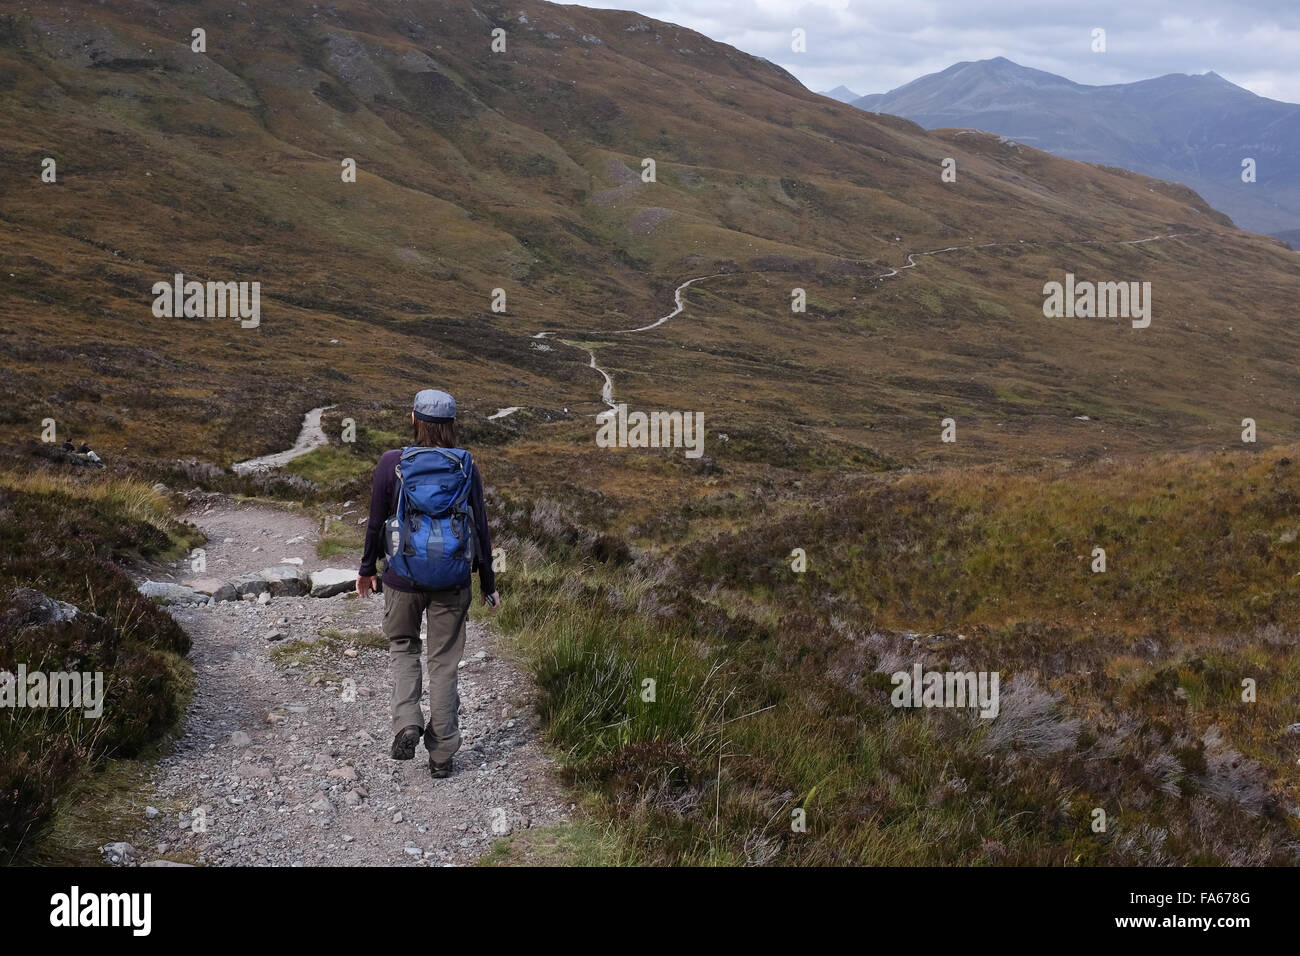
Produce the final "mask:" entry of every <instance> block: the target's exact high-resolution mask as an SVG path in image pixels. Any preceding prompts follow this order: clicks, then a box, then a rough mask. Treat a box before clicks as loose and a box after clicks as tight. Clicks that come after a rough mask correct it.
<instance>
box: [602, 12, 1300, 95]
mask: <svg viewBox="0 0 1300 956" xmlns="http://www.w3.org/2000/svg"><path fill="white" fill-rule="evenodd" d="M581 2H582V5H583V6H589V7H607V8H615V9H624V10H626V9H633V10H636V11H638V12H640V13H644V14H646V15H647V16H651V17H654V18H656V19H658V20H668V21H670V22H672V23H679V24H681V25H682V26H686V27H690V28H691V29H693V30H698V31H699V32H701V33H704V34H706V35H707V36H710V37H712V38H713V39H715V40H721V41H722V42H724V43H730V44H731V45H732V46H736V47H739V48H740V49H742V50H744V51H746V52H747V53H753V54H755V55H757V56H762V57H766V58H767V59H769V60H771V61H773V62H774V63H778V64H780V65H781V66H783V67H785V68H786V69H787V70H789V71H790V72H791V73H793V74H794V75H795V76H797V77H798V78H799V80H800V81H801V82H802V83H803V84H804V85H805V86H807V87H808V88H810V89H813V90H827V89H830V88H832V87H834V86H838V85H839V84H841V83H842V84H844V85H845V86H848V87H849V88H850V89H852V90H854V91H856V92H857V93H859V94H866V93H883V92H885V91H886V90H891V89H893V88H894V87H896V86H901V85H903V84H904V83H907V82H909V81H910V80H914V79H916V78H917V77H918V76H923V75H924V74H926V73H934V72H936V71H938V70H942V69H944V68H945V67H948V66H951V65H952V64H953V63H957V62H959V61H961V60H983V59H987V58H989V57H994V56H1005V57H1007V58H1008V59H1011V60H1014V61H1015V62H1017V63H1020V64H1022V65H1023V66H1030V67H1035V68H1037V69H1040V70H1047V71H1049V72H1051V73H1057V74H1060V75H1061V76H1065V77H1067V78H1069V79H1071V80H1074V81H1075V82H1077V83H1094V84H1102V83H1126V82H1129V81H1132V80H1141V79H1147V78H1149V77H1152V76H1160V75H1162V74H1165V73H1205V72H1207V71H1209V70H1213V71H1214V72H1216V73H1218V74H1219V75H1220V76H1222V77H1224V78H1226V79H1228V80H1231V81H1232V82H1233V83H1236V84H1237V85H1239V86H1244V87H1245V88H1246V89H1248V90H1251V91H1253V92H1255V93H1258V94H1259V95H1261V96H1269V97H1272V98H1274V99H1280V100H1286V101H1288V102H1292V103H1300V3H1298V2H1297V0H1136V2H1135V0H1088V2H1075V3H1060V2H1057V0H1039V2H1034V0H803V2H801V0H616V2H609V0H581ZM796 27H800V28H802V29H803V30H805V31H806V34H807V47H808V49H807V52H806V53H794V52H792V51H791V48H790V46H791V31H792V30H793V29H795V28H796ZM1097 27H1101V28H1103V29H1104V30H1105V31H1106V52H1105V53H1094V52H1092V49H1091V47H1092V31H1093V29H1094V28H1097Z"/></svg>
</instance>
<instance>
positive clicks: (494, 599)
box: [483, 591, 501, 614]
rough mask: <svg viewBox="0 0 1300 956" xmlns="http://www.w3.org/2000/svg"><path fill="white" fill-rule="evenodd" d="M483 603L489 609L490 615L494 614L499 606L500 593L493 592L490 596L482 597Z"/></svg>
mask: <svg viewBox="0 0 1300 956" xmlns="http://www.w3.org/2000/svg"><path fill="white" fill-rule="evenodd" d="M483 603H484V604H486V605H487V606H488V607H490V608H491V609H492V613H493V614H495V613H496V610H497V608H499V607H500V606H501V593H500V592H499V591H493V592H492V593H491V594H486V595H484V596H483Z"/></svg>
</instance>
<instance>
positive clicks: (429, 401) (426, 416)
mask: <svg viewBox="0 0 1300 956" xmlns="http://www.w3.org/2000/svg"><path fill="white" fill-rule="evenodd" d="M414 412H415V417H416V418H418V419H419V420H420V421H422V422H438V423H440V424H446V423H447V422H450V421H455V419H456V399H454V398H452V397H451V396H450V395H448V394H447V393H446V392H440V391H438V390H437V389H436V388H426V389H424V390H422V391H421V392H419V393H418V394H417V395H416V396H415V408H414Z"/></svg>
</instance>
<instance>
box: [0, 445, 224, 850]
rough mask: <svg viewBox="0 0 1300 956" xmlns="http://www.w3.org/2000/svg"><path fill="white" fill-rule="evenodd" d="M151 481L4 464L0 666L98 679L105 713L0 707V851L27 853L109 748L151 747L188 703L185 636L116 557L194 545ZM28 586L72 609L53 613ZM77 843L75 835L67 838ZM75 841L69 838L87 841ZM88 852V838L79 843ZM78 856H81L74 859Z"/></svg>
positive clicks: (117, 752)
mask: <svg viewBox="0 0 1300 956" xmlns="http://www.w3.org/2000/svg"><path fill="white" fill-rule="evenodd" d="M200 540H201V539H200V536H199V535H198V534H197V532H195V531H194V530H193V529H192V528H187V527H184V526H182V525H179V524H177V523H176V522H175V521H173V520H172V518H171V517H170V509H169V507H168V504H167V501H166V499H165V498H163V497H162V496H160V495H158V494H156V493H154V492H153V491H152V490H151V489H150V488H149V487H148V486H147V485H143V484H140V483H137V482H132V481H126V480H121V479H111V478H106V477H104V476H102V475H86V476H78V477H76V478H73V477H67V476H62V475H58V474H50V473H46V472H42V471H39V470H37V471H28V472H23V473H13V472H9V473H0V671H7V672H10V673H11V674H16V673H17V672H18V669H19V667H20V665H21V666H23V667H25V668H26V670H27V672H28V673H32V672H37V671H39V672H43V673H46V674H49V673H53V672H77V673H85V674H94V673H96V672H99V673H102V675H103V692H104V702H103V712H102V716H98V717H96V716H87V714H86V709H85V708H76V707H66V708H58V707H52V706H41V707H32V706H28V707H14V708H12V709H7V710H6V712H5V713H4V714H3V715H0V855H3V857H4V858H5V860H6V861H15V860H17V861H22V860H27V859H31V858H32V856H33V854H35V853H37V852H38V851H39V847H40V844H41V839H42V837H43V836H44V835H45V833H46V829H47V827H49V825H50V824H51V821H52V820H53V818H54V816H55V813H56V811H60V815H61V816H63V817H64V819H65V827H66V826H67V825H68V824H67V822H66V821H67V819H68V818H67V816H66V814H67V812H68V811H67V810H66V808H64V806H63V805H64V803H65V802H66V800H67V797H68V795H69V793H70V792H72V790H73V788H74V787H76V786H78V785H80V784H84V783H85V781H86V779H87V775H88V774H90V773H92V772H93V771H94V770H95V769H96V768H101V767H103V766H104V765H105V761H106V760H107V759H108V758H110V757H116V758H131V757H137V756H140V755H142V754H144V753H146V752H147V751H148V750H149V748H150V747H152V746H153V745H155V743H156V742H157V741H158V740H159V739H160V738H161V737H162V735H163V734H164V733H165V732H166V731H167V730H168V729H169V728H171V727H172V726H173V725H174V724H175V723H176V721H177V719H178V718H179V717H180V715H181V714H182V713H183V712H184V707H185V704H186V701H187V700H188V695H189V693H190V686H191V675H190V671H189V667H188V665H187V664H186V663H185V660H184V655H185V654H186V653H187V652H188V650H189V638H188V636H187V635H186V634H185V632H184V631H183V630H181V628H180V627H178V626H177V625H176V624H175V622H174V621H172V619H171V618H170V617H169V616H167V615H166V614H165V613H163V612H162V611H161V610H160V609H159V608H158V607H156V606H155V605H154V604H153V603H152V602H150V601H148V600H147V599H145V598H143V597H141V596H140V595H139V594H138V593H137V592H136V590H135V587H134V586H133V585H132V583H131V581H130V579H129V578H128V577H127V575H126V574H125V573H124V572H123V571H122V570H121V569H120V568H119V567H118V566H117V564H116V563H115V561H116V560H118V559H120V558H122V557H132V558H155V559H157V558H164V557H168V556H172V555H175V554H178V553H181V552H182V551H183V550H186V549H188V548H190V547H193V546H194V545H196V544H198V543H199V541H200ZM21 589H33V590H34V591H37V592H40V594H43V595H45V596H46V597H48V598H52V599H54V600H56V601H64V602H67V603H69V604H72V605H74V606H75V607H76V608H77V609H78V613H77V615H76V616H75V617H74V618H72V619H71V620H66V621H56V620H48V619H47V618H46V616H45V615H44V613H43V612H42V609H41V607H40V605H39V600H38V598H36V597H35V596H34V595H33V594H32V593H31V592H30V591H24V590H21ZM74 842H75V841H74ZM83 843H84V841H81V842H80V843H78V845H79V846H80V845H82V844H83ZM82 848H83V849H84V846H83V847H82ZM82 862H85V860H84V859H82Z"/></svg>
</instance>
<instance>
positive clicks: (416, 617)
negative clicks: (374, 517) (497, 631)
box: [384, 581, 473, 763]
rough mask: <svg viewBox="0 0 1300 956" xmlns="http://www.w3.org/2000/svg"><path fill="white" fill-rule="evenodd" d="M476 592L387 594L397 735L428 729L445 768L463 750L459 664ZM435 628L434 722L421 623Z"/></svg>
mask: <svg viewBox="0 0 1300 956" xmlns="http://www.w3.org/2000/svg"><path fill="white" fill-rule="evenodd" d="M472 593H473V588H472V587H471V585H470V582H468V581H466V582H465V585H464V586H463V587H459V588H449V589H447V590H444V591H394V590H393V589H392V588H385V589H384V637H386V638H388V653H389V657H390V658H391V660H392V670H393V733H395V734H396V733H398V732H399V731H401V730H402V729H403V728H405V727H410V726H411V725H415V726H416V727H421V728H424V746H425V747H426V748H428V751H429V753H430V754H431V755H432V756H433V759H434V760H436V761H438V762H439V763H444V762H446V761H447V760H450V759H451V755H452V754H454V753H455V752H456V751H457V750H459V749H460V723H459V721H458V720H457V716H456V712H457V710H459V708H460V694H459V693H458V691H457V688H456V665H457V664H459V663H460V658H461V655H462V654H463V653H464V650H465V620H466V618H468V617H469V605H470V599H471V595H472ZM421 617H427V619H428V624H429V629H428V634H427V636H426V640H427V641H428V644H429V652H428V664H429V723H428V725H427V726H426V725H425V722H424V714H423V713H422V712H421V710H420V690H421V684H422V680H421V678H422V675H421V673H420V644H421V641H420V618H421Z"/></svg>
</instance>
